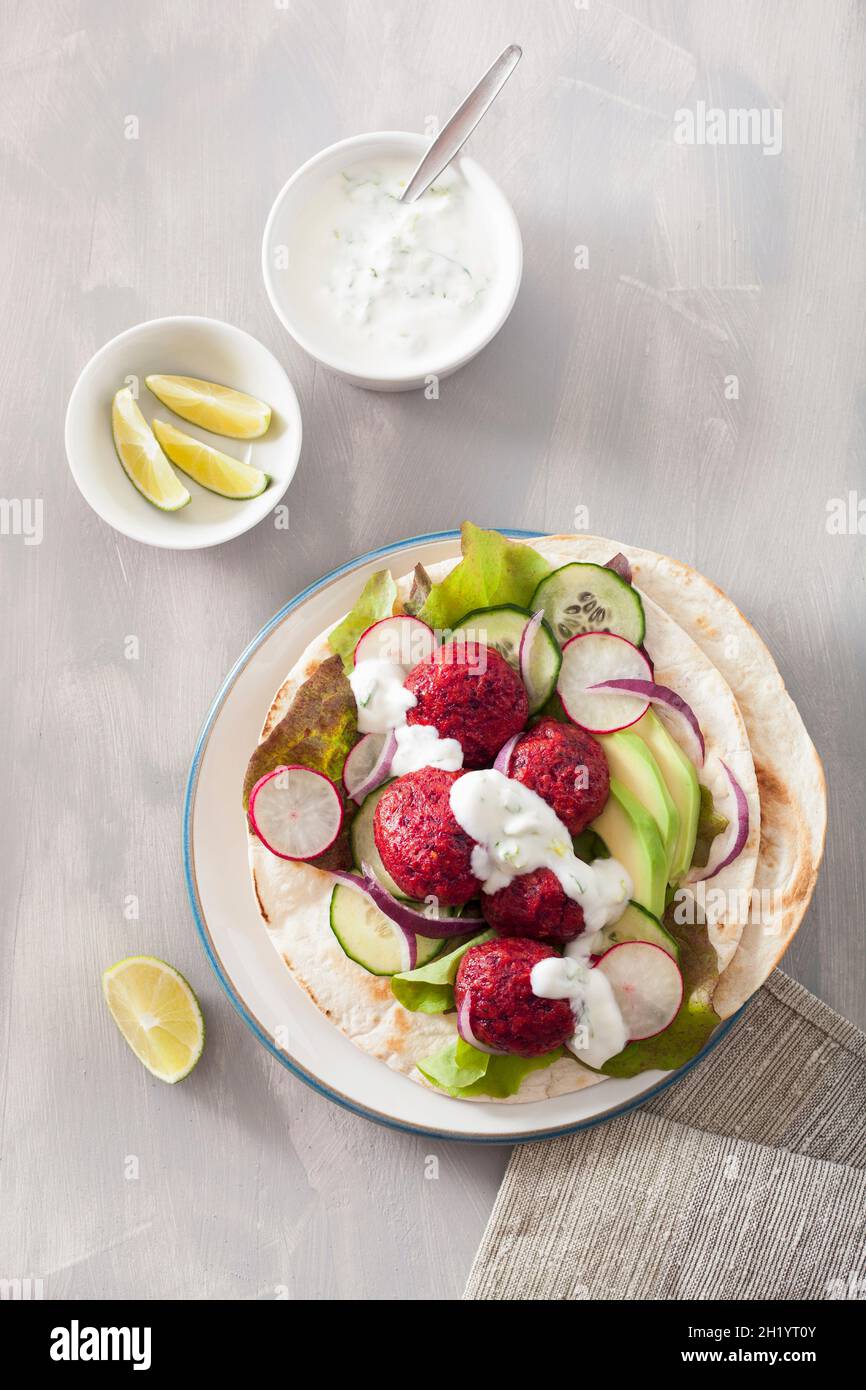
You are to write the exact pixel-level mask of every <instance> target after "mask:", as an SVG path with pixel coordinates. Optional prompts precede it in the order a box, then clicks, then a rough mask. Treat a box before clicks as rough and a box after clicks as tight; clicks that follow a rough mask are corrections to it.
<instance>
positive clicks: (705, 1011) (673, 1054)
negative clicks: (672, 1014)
mask: <svg viewBox="0 0 866 1390" xmlns="http://www.w3.org/2000/svg"><path fill="white" fill-rule="evenodd" d="M665 927H666V928H667V930H668V931H669V932H670V933H671V936H673V937H674V939H675V940H676V942H677V944H678V946H679V948H680V959H679V966H680V970H681V971H682V972H683V1002H682V1004H681V1005H680V1011H679V1013H678V1014H677V1016H676V1018H675V1019H674V1021H673V1023H671V1025H670V1026H669V1027H668V1028H666V1029H665V1030H664V1032H663V1033H659V1034H657V1035H656V1037H654V1038H644V1039H643V1041H642V1042H632V1043H628V1044H627V1045H626V1046H625V1047H624V1048H623V1050H622V1052H618V1053H617V1055H616V1056H615V1057H611V1058H610V1060H609V1061H607V1062H605V1064H604V1066H603V1067H602V1068H601V1070H602V1071H603V1072H604V1074H605V1076H620V1077H622V1076H637V1074H638V1072H642V1071H652V1070H654V1069H655V1068H656V1067H658V1068H659V1070H660V1071H674V1070H675V1069H676V1068H677V1067H681V1066H683V1064H684V1063H685V1062H688V1061H690V1060H691V1058H692V1057H694V1056H695V1054H696V1053H698V1052H700V1050H701V1048H702V1047H703V1046H704V1043H705V1042H706V1041H707V1039H708V1038H709V1036H710V1034H711V1033H712V1032H713V1030H714V1029H715V1028H717V1027H718V1025H719V1023H720V1022H721V1019H720V1018H719V1016H718V1014H717V1013H716V1012H715V1011H714V1009H713V1006H712V1003H711V1000H712V994H713V989H714V988H715V985H716V981H717V980H718V978H719V971H718V961H717V958H716V953H715V951H714V950H713V947H712V946H711V945H710V941H709V937H708V935H707V929H706V927H703V926H679V925H678V924H677V923H676V922H675V921H674V920H673V913H672V912H666V913H665Z"/></svg>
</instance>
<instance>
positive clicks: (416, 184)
mask: <svg viewBox="0 0 866 1390" xmlns="http://www.w3.org/2000/svg"><path fill="white" fill-rule="evenodd" d="M522 57H523V49H522V48H519V47H518V45H517V44H516V43H512V44H509V46H508V48H506V49H504V50H503V52H502V53H500V55H499V57H498V58H497V59H496V62H495V63H494V64H493V65H492V67H489V68H488V69H487V71H486V72H485V74H484V76H483V77H482V79H481V81H480V82H479V83H478V85H477V86H475V87H473V88H472V91H471V92H470V93H469V95H468V97H467V98H466V100H465V101H463V102H461V104H460V105H459V106H458V107H457V110H456V111H455V112H454V114H453V116H451V118H450V119H449V120H448V121H446V122H445V125H444V126H443V127H442V129H441V131H440V132H439V134H438V135H437V136H436V139H435V140H434V141H433V144H432V145H431V146H430V148H429V150H428V151H427V153H426V154H425V155H424V157H423V159H422V160H421V163H420V164H419V165H418V167H417V169H416V170H415V172H414V173H413V175H412V177H411V179H410V180H409V182H408V183H407V185H406V187H405V188H404V190H403V192H402V194H401V195H400V202H401V203H414V201H415V199H416V198H420V197H421V194H422V193H426V191H427V189H428V188H429V187H430V185H431V183H433V182H434V180H435V179H438V177H439V175H440V174H441V173H442V170H443V169H444V168H445V167H446V165H448V164H450V163H451V161H452V159H453V158H454V156H455V154H456V153H457V151H458V150H460V149H462V147H463V146H464V145H465V143H466V141H467V140H468V139H469V136H470V135H471V134H472V132H473V130H474V129H475V127H476V126H477V124H478V122H479V121H480V120H481V117H482V116H483V115H484V113H485V111H486V110H487V108H488V107H489V106H490V104H491V103H492V102H493V101H494V100H495V98H496V97H497V96H498V95H499V93H500V92H501V91H502V88H503V87H504V86H505V84H506V82H507V81H508V79H509V77H510V76H511V74H512V73H513V71H514V69H515V68H516V67H517V64H518V63H519V62H520V59H521V58H522Z"/></svg>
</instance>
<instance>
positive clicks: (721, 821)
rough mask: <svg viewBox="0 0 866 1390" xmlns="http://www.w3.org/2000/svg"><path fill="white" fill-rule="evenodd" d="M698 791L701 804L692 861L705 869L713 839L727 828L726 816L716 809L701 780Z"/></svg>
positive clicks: (710, 794)
mask: <svg viewBox="0 0 866 1390" xmlns="http://www.w3.org/2000/svg"><path fill="white" fill-rule="evenodd" d="M700 793H701V806H700V810H699V811H698V829H697V835H696V836H695V848H694V853H693V854H692V863H693V864H697V866H698V868H699V869H705V868H706V866H707V864H708V863H709V860H710V850H711V849H712V847H713V840H714V839H715V838H716V836H717V835H721V833H722V831H723V830H727V828H728V818H727V816H723V815H722V814H721V813H720V812H719V811H717V810H716V808H715V806H714V804H713V794H712V792H711V791H710V789H709V787H705V786H704V784H703V782H701V784H700Z"/></svg>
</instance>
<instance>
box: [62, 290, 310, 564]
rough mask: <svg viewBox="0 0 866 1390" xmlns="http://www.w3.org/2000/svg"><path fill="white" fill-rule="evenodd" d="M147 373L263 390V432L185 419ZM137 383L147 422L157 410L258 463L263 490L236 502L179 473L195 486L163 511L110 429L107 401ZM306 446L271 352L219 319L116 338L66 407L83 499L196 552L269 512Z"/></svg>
mask: <svg viewBox="0 0 866 1390" xmlns="http://www.w3.org/2000/svg"><path fill="white" fill-rule="evenodd" d="M151 373H162V374H166V375H171V376H194V377H200V378H202V379H203V380H205V381H214V382H217V383H218V384H219V385H221V386H231V387H234V388H235V390H238V391H246V392H247V393H248V394H249V395H251V396H257V397H258V398H259V399H260V400H263V401H266V402H267V404H268V405H269V406H270V407H271V411H272V416H271V424H270V428H269V429H268V431H267V434H264V435H263V436H262V437H261V439H227V438H225V437H224V436H222V435H217V434H212V433H210V432H209V431H207V430H202V429H199V428H198V427H197V426H196V425H193V424H190V423H189V422H188V421H185V420H181V419H179V417H178V416H176V415H175V414H174V413H173V412H172V411H171V410H169V409H168V407H167V406H165V405H163V404H162V402H161V401H158V400H157V398H156V396H153V395H151V393H150V391H148V389H147V387H146V386H145V384H144V378H145V377H146V376H149V375H151ZM129 385H131V386H132V387H133V391H134V394H136V395H137V398H138V404H139V407H140V408H141V411H142V414H143V415H144V417H145V419H146V420H147V421H148V423H149V422H150V421H151V420H152V419H153V418H154V416H158V417H159V418H160V419H163V420H168V421H169V422H170V423H172V424H174V425H176V426H177V428H178V429H182V430H183V431H184V432H185V433H187V434H190V435H194V436H195V437H196V438H197V439H202V440H204V441H206V442H207V443H208V444H212V445H214V446H215V447H216V448H218V449H221V450H222V451H223V453H226V454H231V455H233V456H234V457H236V458H240V459H243V460H244V462H246V463H251V464H253V465H254V466H255V467H256V468H261V469H262V470H263V472H265V473H267V474H268V476H269V478H270V479H271V482H270V483H269V485H268V487H267V488H266V489H265V491H264V492H263V493H262V494H261V496H260V497H254V498H252V499H250V500H249V501H246V502H235V501H232V500H230V499H229V498H226V497H218V496H217V495H216V493H213V492H209V491H208V490H207V488H203V487H200V486H199V484H198V483H195V482H193V480H192V479H191V478H189V477H188V476H187V475H186V474H185V473H181V472H180V471H178V477H179V478H180V479H181V480H182V481H183V484H184V486H185V487H186V488H187V489H188V490H189V492H190V493H191V494H192V501H191V502H190V503H189V505H188V506H186V507H182V508H181V510H180V511H177V512H162V511H160V510H159V508H158V507H154V506H153V505H152V504H151V503H150V502H148V501H147V500H146V499H145V498H144V497H142V496H141V494H140V493H139V492H138V491H137V490H136V488H135V487H134V486H133V484H132V483H131V482H130V480H129V479H128V478H127V476H126V474H125V473H124V471H123V468H122V466H121V463H120V460H119V459H118V457H117V453H116V452H115V448H114V439H113V436H112V432H111V402H112V399H113V397H114V393H115V392H116V391H118V390H119V389H120V387H121V386H129ZM300 452H301V412H300V408H299V406H298V399H297V396H296V395H295V392H294V389H293V387H292V384H291V382H290V381H289V379H288V377H287V376H286V373H285V371H284V370H283V368H282V367H281V366H280V364H279V362H278V361H277V359H276V358H275V357H274V355H273V353H272V352H269V351H268V349H267V348H266V347H265V346H264V344H263V343H260V342H259V341H258V340H257V339H256V338H253V337H252V336H251V335H250V334H249V333H245V332H244V331H243V330H242V329H240V328H235V327H233V325H232V324H230V323H221V322H220V321H219V320H218V319H207V318H198V317H194V316H181V317H177V318H164V319H152V320H151V321H150V322H148V323H140V324H137V325H136V327H135V328H128V329H127V330H126V331H125V332H124V333H120V334H118V336H117V337H116V338H112V339H111V341H110V342H108V343H106V344H105V346H104V347H102V348H100V349H99V351H98V352H97V353H96V354H95V356H93V357H91V359H90V361H89V362H88V364H87V366H86V367H85V368H84V371H83V372H82V373H81V376H80V377H79V378H78V381H77V382H76V384H75V388H74V390H73V392H72V395H71V396H70V398H69V405H68V407H67V411H66V457H67V458H68V460H69V467H70V469H71V470H72V476H73V477H74V479H75V481H76V483H77V484H78V487H79V490H80V492H81V494H82V496H83V497H84V499H85V501H86V502H88V503H89V504H90V506H91V507H92V508H93V510H94V511H95V512H96V513H97V515H98V516H100V517H102V520H103V521H107V522H108V524H109V526H113V527H114V528H115V530H117V531H120V532H122V533H123V535H124V536H129V537H131V539H132V540H135V541H142V542H143V543H144V544H145V545H156V546H162V547H164V548H165V549H167V550H198V549H202V548H204V547H205V546H210V545H220V544H221V543H222V542H223V541H228V540H232V539H233V538H234V537H235V536H240V535H242V534H243V533H244V531H248V530H249V529H250V527H252V526H255V525H256V524H257V523H258V522H259V521H261V520H262V519H263V518H264V517H266V516H267V515H268V514H269V513H270V512H271V511H272V510H273V508H274V507H275V506H276V505H277V503H278V502H279V501H280V498H281V497H282V496H283V494H284V492H285V491H286V488H287V487H288V486H289V483H290V482H291V481H292V478H293V477H294V474H295V469H296V468H297V465H298V456H299V454H300Z"/></svg>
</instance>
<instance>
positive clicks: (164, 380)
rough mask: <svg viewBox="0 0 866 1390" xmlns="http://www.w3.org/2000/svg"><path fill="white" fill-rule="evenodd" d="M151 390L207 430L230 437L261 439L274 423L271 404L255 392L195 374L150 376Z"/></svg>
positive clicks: (173, 408) (171, 406)
mask: <svg viewBox="0 0 866 1390" xmlns="http://www.w3.org/2000/svg"><path fill="white" fill-rule="evenodd" d="M144 381H145V385H146V386H147V389H148V390H149V391H152V392H153V394H154V395H155V396H156V397H157V398H158V399H159V400H161V401H162V403H163V405H167V406H168V408H169V410H173V411H174V413H175V415H179V416H180V418H181V419H182V420H191V421H192V423H193V424H194V425H201V427H202V429H203V430H213V432H214V434H225V435H228V437H229V438H230V439H258V437H259V435H261V434H264V433H265V430H266V429H267V428H268V425H269V424H270V423H271V407H270V406H269V405H265V403H264V401H257V400H256V398H255V396H247V395H245V394H244V392H243V391H233V390H232V389H231V387H230V386H217V385H215V383H214V382H212V381H199V380H198V378H197V377H194V376H146V377H145V378H144Z"/></svg>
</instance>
